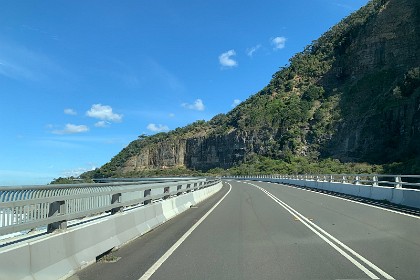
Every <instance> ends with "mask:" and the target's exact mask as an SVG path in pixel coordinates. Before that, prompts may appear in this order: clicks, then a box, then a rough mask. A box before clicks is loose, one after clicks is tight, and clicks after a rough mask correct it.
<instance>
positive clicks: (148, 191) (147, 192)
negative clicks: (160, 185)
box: [143, 189, 152, 205]
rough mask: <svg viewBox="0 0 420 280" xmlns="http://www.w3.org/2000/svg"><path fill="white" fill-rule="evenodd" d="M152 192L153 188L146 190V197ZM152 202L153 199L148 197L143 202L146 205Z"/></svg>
mask: <svg viewBox="0 0 420 280" xmlns="http://www.w3.org/2000/svg"><path fill="white" fill-rule="evenodd" d="M151 194H152V190H151V189H148V190H144V198H146V197H148V196H150V195H151ZM150 203H152V200H151V199H146V200H145V201H144V202H143V204H144V205H147V204H150Z"/></svg>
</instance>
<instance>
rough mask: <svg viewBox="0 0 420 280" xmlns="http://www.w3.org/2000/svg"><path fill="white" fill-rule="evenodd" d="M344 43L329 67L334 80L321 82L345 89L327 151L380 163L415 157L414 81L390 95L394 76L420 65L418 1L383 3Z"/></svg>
mask: <svg viewBox="0 0 420 280" xmlns="http://www.w3.org/2000/svg"><path fill="white" fill-rule="evenodd" d="M346 44H347V47H346V48H345V49H344V50H343V53H342V56H341V57H340V58H339V59H338V60H337V65H339V67H337V68H335V69H334V71H335V72H336V73H339V75H338V76H339V79H338V80H336V81H331V78H330V79H329V80H327V82H326V83H325V86H326V87H331V85H333V86H338V87H340V86H341V87H343V86H346V87H348V90H347V92H346V96H343V98H342V106H341V111H342V113H343V120H342V121H341V122H339V123H338V124H337V133H336V134H335V135H334V137H333V139H332V141H331V142H330V143H329V145H327V147H326V151H327V152H326V154H327V155H329V156H333V157H337V158H340V159H344V160H368V161H373V162H379V163H383V162H389V161H401V160H404V158H407V156H408V155H413V153H414V154H417V155H418V154H419V149H420V142H419V140H420V138H419V136H420V130H419V128H420V103H419V102H420V98H419V90H418V82H417V86H414V88H413V89H412V90H411V91H410V92H407V93H406V96H401V97H399V96H394V94H393V93H394V91H395V89H396V88H397V87H398V85H399V84H401V82H400V81H399V80H401V79H404V78H403V77H404V75H407V72H408V71H409V70H410V69H415V68H417V69H418V67H419V66H420V1H413V0H402V1H383V7H382V8H381V9H380V11H379V13H378V14H377V15H376V16H375V17H374V18H373V19H372V20H370V21H368V22H367V23H366V25H364V26H362V27H360V28H359V29H358V32H357V33H356V34H354V35H353V37H351V39H350V40H349V41H348V42H346ZM378 80H379V81H380V82H379V83H378V82H375V83H372V82H373V81H378ZM416 88H417V90H416ZM398 98H399V100H398ZM393 99H396V100H393ZM351 100H352V101H351Z"/></svg>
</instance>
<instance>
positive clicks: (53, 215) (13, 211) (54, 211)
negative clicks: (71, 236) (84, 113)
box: [0, 178, 220, 235]
mask: <svg viewBox="0 0 420 280" xmlns="http://www.w3.org/2000/svg"><path fill="white" fill-rule="evenodd" d="M218 182H220V179H217V178H194V179H192V178H189V179H179V180H178V181H174V180H167V181H152V182H151V181H146V182H144V181H140V182H113V181H112V182H108V183H92V184H72V185H47V186H19V187H0V235H5V234H9V233H13V232H19V231H24V230H31V229H35V228H38V227H42V226H47V231H48V232H51V231H54V230H56V229H63V230H64V229H66V228H67V222H68V221H70V220H74V219H81V218H84V217H87V216H93V215H96V214H101V213H104V212H109V213H110V214H115V213H118V212H120V211H122V210H123V208H124V207H129V206H143V205H147V204H150V203H152V202H154V201H158V200H165V199H169V198H171V197H174V196H179V195H182V194H184V193H189V192H193V191H196V190H198V189H202V188H206V187H209V186H213V185H215V184H217V183H218Z"/></svg>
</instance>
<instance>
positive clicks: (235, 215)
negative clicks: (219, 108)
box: [71, 181, 420, 279]
mask: <svg viewBox="0 0 420 280" xmlns="http://www.w3.org/2000/svg"><path fill="white" fill-rule="evenodd" d="M228 183H230V184H231V186H232V189H231V191H230V193H229V194H227V196H226V197H225V199H224V200H223V201H222V202H221V203H220V204H219V205H218V206H217V207H216V208H215V209H214V211H213V212H212V213H210V215H209V216H208V217H207V218H206V219H205V220H204V221H203V222H202V223H201V224H200V225H199V226H198V227H197V228H196V229H195V230H194V231H193V232H192V233H191V235H189V236H188V237H187V238H186V239H185V241H184V242H183V243H182V244H181V245H180V246H179V247H178V248H177V249H176V250H175V251H174V252H173V253H172V254H171V255H170V256H169V257H168V258H167V259H166V261H164V262H163V263H162V265H161V266H160V267H159V268H157V270H156V271H155V272H154V273H153V274H152V275H151V277H150V279H370V278H373V279H375V277H377V278H376V279H378V278H380V279H387V278H388V279H392V278H395V279H417V278H418V275H420V266H419V265H418V260H419V259H420V237H419V232H420V219H419V217H415V216H410V215H406V214H399V213H395V212H392V211H388V210H384V209H380V208H377V207H372V206H370V205H364V204H360V203H356V202H353V201H347V200H344V199H340V198H336V197H332V196H327V195H324V194H320V193H315V192H310V191H307V190H303V189H298V188H293V187H287V186H283V185H277V184H269V183H260V182H249V183H250V184H248V183H244V182H236V181H227V182H225V184H224V188H223V189H222V191H221V192H220V193H218V194H217V195H215V196H213V197H211V198H210V199H208V200H207V201H205V202H204V203H201V204H199V205H198V208H193V209H191V210H189V211H187V212H185V213H184V214H182V215H180V216H178V217H176V218H174V219H173V220H171V221H169V222H168V223H166V224H164V225H162V226H160V227H158V228H157V229H155V230H154V231H152V232H151V233H148V234H146V235H145V236H143V237H141V238H139V239H137V240H135V241H133V242H132V243H130V244H129V245H127V246H125V247H122V248H121V249H119V250H118V251H117V252H114V253H113V254H114V256H115V257H116V258H118V257H120V258H121V259H119V260H118V261H117V262H115V263H97V264H94V265H92V266H90V267H88V268H86V269H84V270H82V271H80V272H79V273H78V274H76V275H74V276H72V277H71V279H140V278H141V277H142V276H143V275H144V274H145V272H146V271H147V270H148V269H149V268H150V267H151V266H152V265H154V264H155V262H156V261H157V260H158V259H159V258H161V256H162V255H163V254H164V253H165V252H167V250H168V249H169V248H170V247H171V246H172V245H173V244H174V243H175V242H176V241H177V240H178V239H179V238H180V237H181V236H182V235H183V234H184V233H185V232H186V231H187V230H188V229H189V228H191V226H192V225H193V224H194V223H195V222H196V221H198V220H199V219H200V217H202V216H203V215H204V214H205V213H206V212H207V211H208V210H209V209H210V208H211V207H212V205H214V204H215V203H216V202H218V201H219V200H220V199H221V198H222V197H223V196H224V195H225V194H226V193H227V192H228V190H229V189H230V186H229V184H228ZM267 191H268V192H269V193H267Z"/></svg>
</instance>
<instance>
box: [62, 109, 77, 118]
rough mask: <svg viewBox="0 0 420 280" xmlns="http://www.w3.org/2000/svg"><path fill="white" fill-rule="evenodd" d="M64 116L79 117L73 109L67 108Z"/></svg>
mask: <svg viewBox="0 0 420 280" xmlns="http://www.w3.org/2000/svg"><path fill="white" fill-rule="evenodd" d="M64 114H66V115H73V116H74V115H77V112H76V111H75V110H73V109H70V108H67V109H64Z"/></svg>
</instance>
